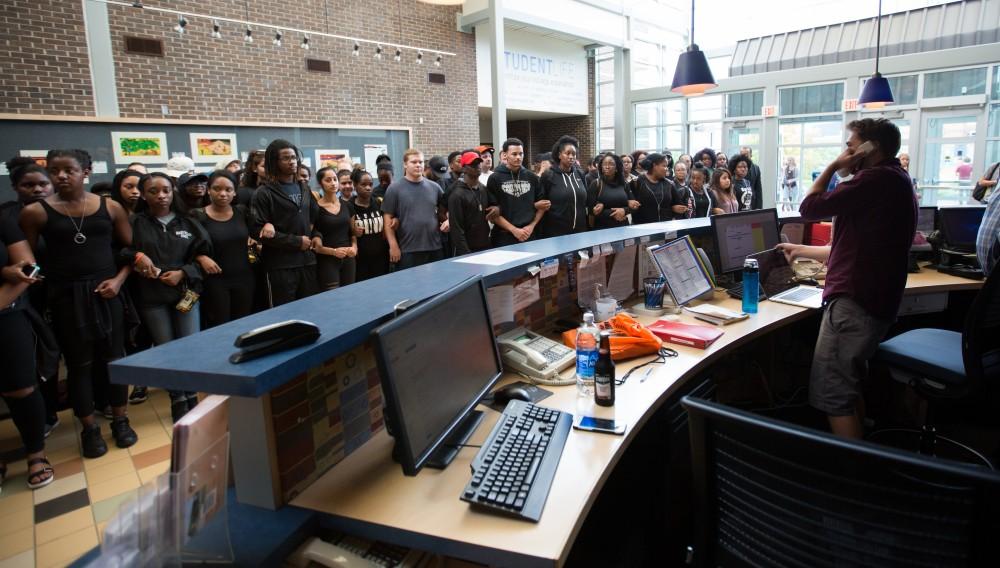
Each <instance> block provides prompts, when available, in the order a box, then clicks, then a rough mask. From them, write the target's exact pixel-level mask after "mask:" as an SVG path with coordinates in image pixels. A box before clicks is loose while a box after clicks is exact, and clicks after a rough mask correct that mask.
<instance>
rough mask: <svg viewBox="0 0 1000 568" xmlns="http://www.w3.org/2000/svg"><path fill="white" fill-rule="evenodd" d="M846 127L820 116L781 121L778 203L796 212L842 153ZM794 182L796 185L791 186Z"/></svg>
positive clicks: (779, 127) (829, 118)
mask: <svg viewBox="0 0 1000 568" xmlns="http://www.w3.org/2000/svg"><path fill="white" fill-rule="evenodd" d="M845 136H846V134H845V133H844V124H843V121H842V120H841V119H840V118H839V117H831V116H818V117H807V118H792V119H785V120H782V121H781V122H780V123H779V124H778V143H779V148H778V160H779V161H778V187H777V192H776V197H777V198H776V200H775V201H776V203H777V204H778V207H779V208H780V209H781V210H782V211H794V210H797V209H798V204H799V203H800V202H801V201H802V196H803V194H804V193H805V190H807V189H809V187H810V186H811V185H812V181H813V179H814V178H815V177H817V176H819V174H820V173H821V172H822V171H823V169H824V168H826V166H827V164H829V163H830V162H832V161H833V159H834V158H836V157H837V156H838V155H839V154H840V153H841V152H842V151H843V140H844V137H845ZM792 179H794V180H795V181H796V182H797V183H796V184H794V185H793V184H790V183H788V181H790V180H792Z"/></svg>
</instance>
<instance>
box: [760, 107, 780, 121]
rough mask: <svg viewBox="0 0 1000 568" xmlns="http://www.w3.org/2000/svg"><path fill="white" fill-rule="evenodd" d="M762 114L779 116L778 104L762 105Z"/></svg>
mask: <svg viewBox="0 0 1000 568" xmlns="http://www.w3.org/2000/svg"><path fill="white" fill-rule="evenodd" d="M760 115H761V116H763V117H764V118H767V117H771V116H778V107H777V105H767V106H762V107H760Z"/></svg>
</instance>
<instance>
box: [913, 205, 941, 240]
mask: <svg viewBox="0 0 1000 568" xmlns="http://www.w3.org/2000/svg"><path fill="white" fill-rule="evenodd" d="M936 214H937V207H921V208H919V209H917V230H918V231H920V232H921V233H923V234H924V236H927V235H929V234H931V232H932V231H933V230H934V215H936Z"/></svg>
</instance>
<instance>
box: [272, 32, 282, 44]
mask: <svg viewBox="0 0 1000 568" xmlns="http://www.w3.org/2000/svg"><path fill="white" fill-rule="evenodd" d="M281 37H282V35H281V30H275V31H274V41H273V42H271V43H273V44H274V47H281Z"/></svg>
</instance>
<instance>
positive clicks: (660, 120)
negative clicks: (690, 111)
mask: <svg viewBox="0 0 1000 568" xmlns="http://www.w3.org/2000/svg"><path fill="white" fill-rule="evenodd" d="M683 104H684V101H683V100H682V99H679V98H678V99H670V100H666V101H654V102H646V103H636V104H635V105H634V106H633V113H634V114H633V116H634V117H635V148H634V149H636V150H664V149H668V150H670V152H671V154H673V155H675V156H677V155H679V154H678V152H681V151H682V150H681V148H683V147H684V134H683V133H684V125H683V120H682V119H683V111H684V107H683Z"/></svg>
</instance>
